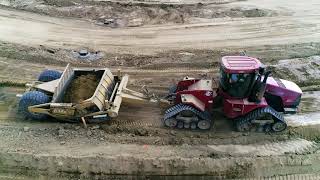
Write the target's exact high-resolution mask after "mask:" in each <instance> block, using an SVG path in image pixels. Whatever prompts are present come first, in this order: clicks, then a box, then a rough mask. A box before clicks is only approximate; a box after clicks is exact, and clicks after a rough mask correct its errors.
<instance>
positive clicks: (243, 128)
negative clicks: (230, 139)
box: [236, 118, 252, 132]
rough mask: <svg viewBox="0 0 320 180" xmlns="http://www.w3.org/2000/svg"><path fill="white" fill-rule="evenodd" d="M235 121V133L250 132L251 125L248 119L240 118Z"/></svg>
mask: <svg viewBox="0 0 320 180" xmlns="http://www.w3.org/2000/svg"><path fill="white" fill-rule="evenodd" d="M236 121H237V122H236V128H237V131H239V132H248V131H250V130H251V128H252V124H251V122H250V121H249V119H246V118H241V119H239V120H236Z"/></svg>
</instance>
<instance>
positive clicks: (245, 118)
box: [235, 106, 286, 131]
mask: <svg viewBox="0 0 320 180" xmlns="http://www.w3.org/2000/svg"><path fill="white" fill-rule="evenodd" d="M263 114H270V115H272V117H273V118H274V119H275V121H276V122H277V121H281V122H283V123H285V124H286V122H285V121H284V118H283V116H282V114H280V113H279V112H277V111H276V110H274V109H273V108H272V107H270V106H267V107H264V108H258V109H255V110H254V111H252V112H250V113H248V114H247V115H245V116H242V117H240V118H238V119H236V120H235V121H236V128H237V130H238V131H241V130H240V127H241V126H243V125H244V124H245V123H248V124H249V126H251V125H250V124H251V122H252V121H253V120H255V119H256V118H258V117H261V115H263ZM271 125H272V124H271Z"/></svg>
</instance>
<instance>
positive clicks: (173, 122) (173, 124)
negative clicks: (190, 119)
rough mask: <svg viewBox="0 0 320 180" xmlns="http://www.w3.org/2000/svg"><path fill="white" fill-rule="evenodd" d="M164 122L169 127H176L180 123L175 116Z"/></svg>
mask: <svg viewBox="0 0 320 180" xmlns="http://www.w3.org/2000/svg"><path fill="white" fill-rule="evenodd" d="M164 124H165V125H166V126H167V127H176V126H177V124H178V121H177V120H176V119H175V118H169V119H167V120H165V121H164Z"/></svg>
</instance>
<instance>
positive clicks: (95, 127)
mask: <svg viewBox="0 0 320 180" xmlns="http://www.w3.org/2000/svg"><path fill="white" fill-rule="evenodd" d="M90 129H92V130H96V129H100V126H99V125H95V126H92V127H91V128H90Z"/></svg>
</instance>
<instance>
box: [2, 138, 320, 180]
mask: <svg viewBox="0 0 320 180" xmlns="http://www.w3.org/2000/svg"><path fill="white" fill-rule="evenodd" d="M80 148H81V147H80ZM180 148H181V147H180ZM97 149H99V150H98V151H95V150H97ZM112 149H113V150H112ZM119 149H121V151H120V152H119V153H116V151H117V150H119ZM187 149H189V148H187ZM136 150H139V151H140V153H138V154H136V153H137V151H136ZM162 150H165V151H162ZM73 151H74V152H73ZM66 152H68V153H66ZM105 152H106V153H105ZM110 152H114V154H112V155H111V154H110ZM179 152H181V150H179V147H160V148H159V147H157V146H136V145H120V144H110V145H109V146H103V147H97V146H96V147H89V148H88V147H87V148H81V149H74V148H71V149H61V148H57V150H56V151H55V152H50V153H38V154H33V153H22V152H18V153H16V152H0V167H1V168H0V170H1V172H11V173H12V172H18V173H22V174H28V173H31V172H32V173H34V174H39V175H46V176H56V175H58V176H59V175H62V176H66V175H69V176H70V175H71V176H78V177H99V178H103V177H107V176H108V175H111V174H114V175H115V174H122V175H141V174H143V175H146V176H147V175H209V176H214V177H225V178H241V177H264V176H273V175H286V174H296V173H297V172H299V173H300V174H312V173H317V172H319V171H320V166H319V164H320V157H319V154H318V153H315V154H302V155H296V154H290V153H288V154H284V155H279V156H255V157H252V156H247V157H223V158H210V157H207V158H206V157H203V158H199V157H195V158H192V157H189V158H186V157H183V155H181V154H179ZM108 153H109V154H108ZM106 154H107V155H106Z"/></svg>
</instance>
